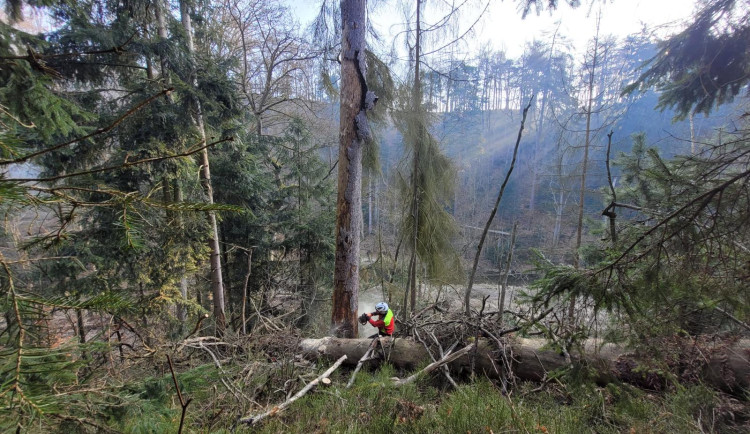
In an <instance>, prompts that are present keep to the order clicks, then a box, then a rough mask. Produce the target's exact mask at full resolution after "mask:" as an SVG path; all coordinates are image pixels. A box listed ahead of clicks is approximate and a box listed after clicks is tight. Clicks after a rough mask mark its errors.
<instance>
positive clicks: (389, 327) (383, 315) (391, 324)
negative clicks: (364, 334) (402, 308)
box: [365, 301, 396, 336]
mask: <svg viewBox="0 0 750 434" xmlns="http://www.w3.org/2000/svg"><path fill="white" fill-rule="evenodd" d="M365 315H367V321H368V322H369V323H370V325H371V326H373V327H377V329H378V334H379V335H380V336H391V335H393V331H394V330H395V329H396V318H394V317H393V311H392V310H390V309H389V308H388V303H386V302H384V301H381V302H380V303H378V304H376V305H375V312H373V313H366V314H365ZM373 316H377V317H378V319H377V320H376V319H373Z"/></svg>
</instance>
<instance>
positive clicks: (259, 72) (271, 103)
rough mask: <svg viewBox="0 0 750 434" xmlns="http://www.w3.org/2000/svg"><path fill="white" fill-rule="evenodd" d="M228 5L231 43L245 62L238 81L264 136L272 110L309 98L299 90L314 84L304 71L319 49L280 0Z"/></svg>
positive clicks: (240, 0)
mask: <svg viewBox="0 0 750 434" xmlns="http://www.w3.org/2000/svg"><path fill="white" fill-rule="evenodd" d="M226 6H227V9H228V14H229V20H230V22H231V26H232V27H233V29H232V33H233V35H232V38H230V40H231V44H232V45H234V46H235V47H233V48H234V49H235V50H236V51H237V57H238V58H239V59H240V62H241V63H240V68H239V71H238V74H237V75H238V80H239V86H240V89H241V91H242V94H243V95H244V97H245V104H246V106H247V108H248V109H249V110H250V112H252V114H253V116H254V117H255V132H256V134H258V135H262V134H263V133H264V130H265V129H266V127H267V124H268V123H269V121H270V120H271V119H273V118H274V117H275V116H274V115H281V116H285V115H286V114H288V112H289V109H286V110H285V109H284V106H285V105H287V104H288V103H294V104H302V103H303V101H304V100H305V98H302V97H300V95H299V94H300V93H301V92H302V93H304V92H305V90H307V89H309V88H310V87H312V85H311V84H310V77H308V76H307V74H306V71H307V66H308V64H310V63H311V62H312V60H313V59H314V56H315V54H314V53H313V52H312V51H311V50H310V46H309V44H307V43H306V42H305V41H304V39H303V38H302V37H300V36H299V33H298V31H297V30H296V28H295V24H294V23H293V22H292V21H291V20H290V19H289V11H288V10H287V9H286V8H284V7H282V6H280V5H279V4H278V3H276V2H273V1H264V0H226ZM300 84H301V88H298V87H297V86H300Z"/></svg>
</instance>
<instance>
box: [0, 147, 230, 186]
mask: <svg viewBox="0 0 750 434" xmlns="http://www.w3.org/2000/svg"><path fill="white" fill-rule="evenodd" d="M232 141H234V137H225V138H223V139H220V140H217V141H215V142H211V143H209V144H207V145H205V146H201V147H199V148H194V149H192V150H188V151H185V152H183V153H181V154H175V155H166V156H162V157H151V158H144V159H142V160H135V161H125V163H122V164H119V165H116V166H107V167H100V168H98V169H91V170H84V171H81V172H75V173H69V174H66V175H57V176H50V177H48V178H10V179H6V180H5V181H9V182H50V181H57V180H60V179H66V178H73V177H76V176H83V175H92V174H94V173H101V172H107V171H110V170H117V169H125V168H128V167H131V166H137V165H139V164H145V163H156V162H159V161H164V160H170V159H173V158H182V157H189V156H191V155H193V154H197V153H198V152H201V151H202V150H204V149H207V148H210V147H212V146H215V145H218V144H219V143H224V142H232ZM201 143H202V142H201ZM0 164H2V162H0Z"/></svg>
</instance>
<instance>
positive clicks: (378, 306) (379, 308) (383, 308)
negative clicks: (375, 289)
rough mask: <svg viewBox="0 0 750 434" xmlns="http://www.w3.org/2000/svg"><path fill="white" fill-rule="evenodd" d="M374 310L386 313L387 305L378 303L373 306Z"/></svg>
mask: <svg viewBox="0 0 750 434" xmlns="http://www.w3.org/2000/svg"><path fill="white" fill-rule="evenodd" d="M375 310H376V311H378V312H383V313H386V312H388V303H386V302H384V301H381V302H380V303H378V304H376V305H375Z"/></svg>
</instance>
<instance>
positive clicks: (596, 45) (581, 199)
mask: <svg viewBox="0 0 750 434" xmlns="http://www.w3.org/2000/svg"><path fill="white" fill-rule="evenodd" d="M598 50H599V21H598V20H597V24H596V35H595V36H594V53H593V56H592V60H591V69H590V71H589V80H588V101H587V105H586V138H585V141H584V146H583V164H582V167H581V186H580V188H581V191H580V193H579V197H578V225H577V226H576V228H577V229H576V247H575V251H574V252H573V267H575V269H578V268H579V267H580V265H581V264H580V257H579V250H580V249H581V237H582V235H583V208H584V200H585V193H586V171H587V165H588V160H589V145H590V144H591V115H592V106H593V103H594V79H595V77H596V66H597V60H598V58H597V54H598ZM575 306H576V299H575V297H571V298H570V304H569V305H568V319H569V321H570V322H571V324H572V323H573V322H575Z"/></svg>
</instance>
